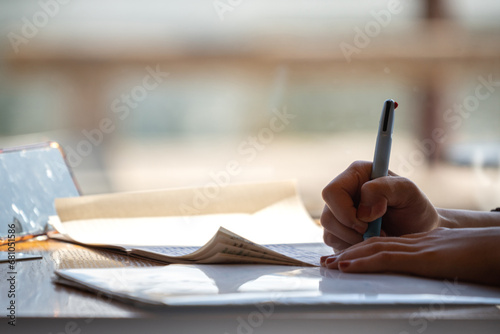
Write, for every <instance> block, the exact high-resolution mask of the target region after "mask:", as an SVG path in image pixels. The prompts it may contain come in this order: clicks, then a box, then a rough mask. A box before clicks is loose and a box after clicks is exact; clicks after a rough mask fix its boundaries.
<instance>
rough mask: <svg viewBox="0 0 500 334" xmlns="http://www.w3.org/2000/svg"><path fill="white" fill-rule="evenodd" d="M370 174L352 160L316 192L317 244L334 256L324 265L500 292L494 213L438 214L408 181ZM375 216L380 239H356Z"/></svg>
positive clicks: (499, 226)
mask: <svg viewBox="0 0 500 334" xmlns="http://www.w3.org/2000/svg"><path fill="white" fill-rule="evenodd" d="M370 173H371V163H370V162H363V161H357V162H354V163H353V164H351V166H349V168H348V169H347V170H346V171H344V172H343V173H341V174H340V175H339V176H337V177H336V178H335V179H334V180H333V181H332V182H331V183H330V184H329V185H328V186H327V187H326V188H325V189H324V190H323V198H324V200H325V203H326V205H325V209H324V211H323V214H322V216H321V224H322V225H323V227H324V239H325V243H326V244H328V245H330V246H332V247H333V248H334V249H336V250H337V252H336V254H334V255H330V256H324V257H322V258H321V264H322V265H323V266H325V267H328V268H332V269H340V270H341V271H343V272H351V273H356V272H396V273H403V274H411V275H418V276H424V277H431V278H441V279H452V280H454V279H459V280H462V281H469V282H475V283H482V284H490V285H499V286H500V212H478V211H468V210H449V209H438V208H435V207H434V206H433V205H432V203H431V202H430V201H429V200H428V199H427V197H426V196H425V194H424V193H423V192H422V191H421V190H420V189H419V188H418V187H417V186H416V185H415V184H414V183H413V182H411V181H410V180H408V179H406V178H402V177H399V176H397V175H395V174H394V173H391V172H390V173H389V176H388V177H383V178H378V179H375V180H370ZM381 216H383V221H382V233H381V237H374V238H370V239H368V240H366V241H363V238H362V234H363V233H364V231H365V230H366V227H367V224H368V223H369V222H371V221H373V220H374V219H375V218H378V217H381Z"/></svg>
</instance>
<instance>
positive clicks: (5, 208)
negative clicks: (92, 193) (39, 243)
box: [0, 141, 81, 245]
mask: <svg viewBox="0 0 500 334" xmlns="http://www.w3.org/2000/svg"><path fill="white" fill-rule="evenodd" d="M80 195H81V192H80V188H79V187H78V184H77V182H76V180H75V178H74V176H73V173H72V171H71V168H70V166H69V164H68V163H67V161H66V158H65V154H64V151H63V150H62V148H61V146H60V145H59V144H58V143H56V142H53V141H51V142H46V143H39V144H34V145H28V146H21V147H13V148H7V149H0V219H1V224H0V245H2V244H7V243H9V242H17V241H20V240H25V239H29V238H33V237H35V236H39V235H43V234H46V233H47V232H48V230H49V225H48V220H49V217H50V216H54V215H56V210H55V206H54V200H55V199H56V198H60V197H75V196H80Z"/></svg>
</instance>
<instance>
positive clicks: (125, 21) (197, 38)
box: [0, 0, 500, 217]
mask: <svg viewBox="0 0 500 334" xmlns="http://www.w3.org/2000/svg"><path fill="white" fill-rule="evenodd" d="M0 36H1V38H0V147H10V146H17V145H24V144H29V143H34V142H40V141H46V140H56V141H58V142H59V143H60V144H61V145H62V146H63V147H64V148H65V149H66V152H67V154H68V160H69V163H70V164H71V166H72V167H73V169H74V171H75V174H76V178H77V179H78V181H79V183H80V185H81V188H82V191H83V193H85V194H95V193H104V192H116V191H129V190H144V189H156V188H166V187H184V186H203V185H205V184H207V183H208V182H211V181H212V180H213V179H214V178H217V176H220V175H223V174H225V173H226V174H227V173H229V170H228V164H231V162H234V161H236V162H237V164H238V166H239V167H240V168H238V169H237V170H236V171H233V172H232V174H230V182H231V183H236V182H253V181H267V180H283V179H290V178H294V179H296V180H297V181H298V186H299V190H300V193H301V196H302V198H303V200H304V202H305V204H306V206H307V208H308V210H309V211H310V212H311V214H312V215H313V216H316V217H317V216H319V215H320V212H321V209H322V206H323V204H322V200H321V196H320V194H321V190H322V188H323V187H324V186H325V185H326V184H327V183H328V182H329V181H330V180H331V179H332V178H333V177H335V176H336V175H337V174H338V173H340V172H341V171H343V170H344V169H345V168H346V167H347V166H348V165H349V164H350V163H351V162H352V161H354V160H371V159H372V158H373V150H374V145H375V137H376V132H377V127H378V121H379V117H380V112H381V109H382V105H383V102H384V100H385V99H388V98H393V99H395V100H396V101H397V102H398V103H399V108H398V109H397V115H396V125H395V133H394V137H393V140H394V141H393V152H392V156H391V164H390V167H391V169H392V170H393V171H395V172H396V173H399V174H401V175H403V176H406V177H409V178H411V179H412V180H414V181H415V182H416V183H417V184H418V185H419V186H420V187H421V188H422V189H423V190H424V192H425V193H426V194H427V195H428V196H429V197H430V199H431V200H432V201H433V203H434V204H435V205H438V206H441V207H453V208H464V209H480V210H489V209H491V208H494V207H496V206H500V169H499V161H500V130H499V129H500V3H499V2H498V1H495V0H479V1H478V0H474V1H473V0H454V1H451V0H449V1H443V0H441V1H439V0H427V1H423V0H422V1H417V0H413V1H397V0H380V1H379V0H376V1H373V0H370V1H368V0H366V1H349V2H346V1H341V0H330V1H325V0H323V1H319V0H317V1H316V0H308V1H306V0H183V1H167V0H163V1H155V0H142V1H138V0H126V1H125V0H121V1H118V0H107V1H97V0H85V1H83V0H36V1H35V0H23V1H7V0H1V1H0Z"/></svg>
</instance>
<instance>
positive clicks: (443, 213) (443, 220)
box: [436, 208, 460, 228]
mask: <svg viewBox="0 0 500 334" xmlns="http://www.w3.org/2000/svg"><path fill="white" fill-rule="evenodd" d="M436 211H437V213H438V222H437V224H436V227H446V228H457V227H459V226H460V224H459V223H458V221H457V220H456V219H455V215H453V214H451V211H450V210H447V209H440V208H436Z"/></svg>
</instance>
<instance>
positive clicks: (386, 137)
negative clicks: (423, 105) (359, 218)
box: [363, 100, 398, 240]
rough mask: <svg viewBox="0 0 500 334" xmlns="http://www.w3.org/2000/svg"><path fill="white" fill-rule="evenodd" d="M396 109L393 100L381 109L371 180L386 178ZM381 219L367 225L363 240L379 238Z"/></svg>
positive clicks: (388, 101)
mask: <svg viewBox="0 0 500 334" xmlns="http://www.w3.org/2000/svg"><path fill="white" fill-rule="evenodd" d="M397 107H398V104H397V102H394V100H386V101H385V102H384V107H383V108H382V115H381V116H380V123H379V127H378V135H377V143H376V145H375V155H374V157H373V165H372V174H371V178H372V179H376V178H378V177H382V176H387V174H388V172H389V158H390V156H391V145H392V129H393V127H394V109H396V108H397ZM381 226H382V217H380V218H377V219H375V220H374V221H372V222H371V223H369V224H368V229H367V230H366V232H365V234H363V239H364V240H366V239H368V238H371V237H378V236H380V228H381Z"/></svg>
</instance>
